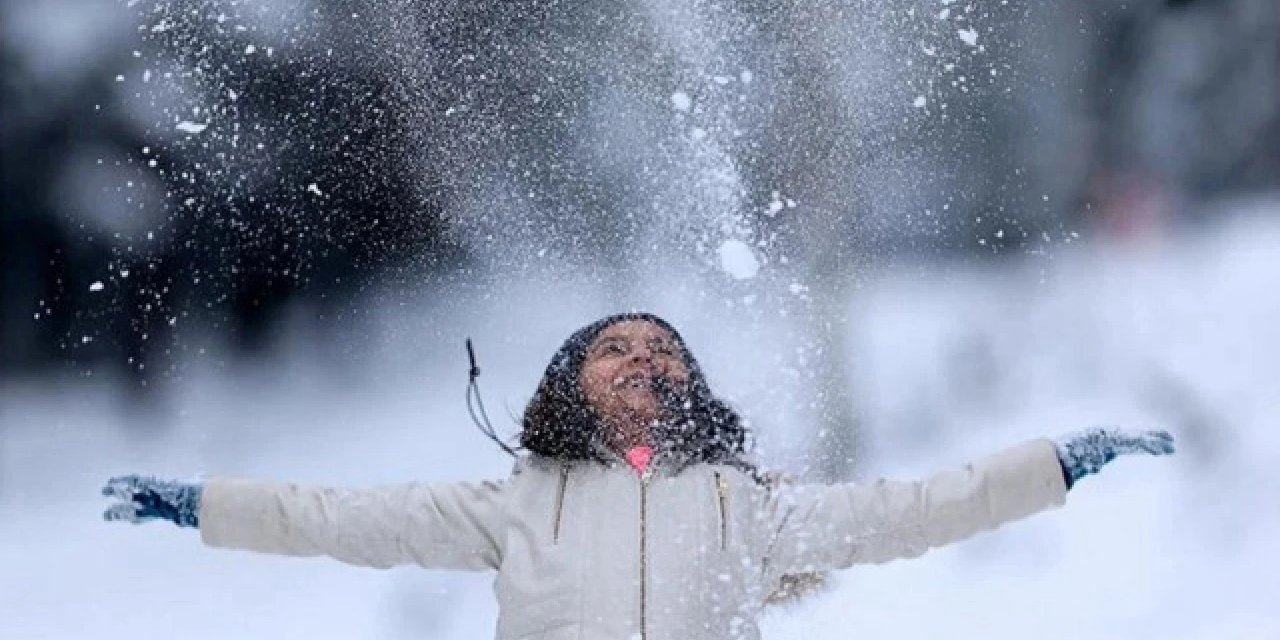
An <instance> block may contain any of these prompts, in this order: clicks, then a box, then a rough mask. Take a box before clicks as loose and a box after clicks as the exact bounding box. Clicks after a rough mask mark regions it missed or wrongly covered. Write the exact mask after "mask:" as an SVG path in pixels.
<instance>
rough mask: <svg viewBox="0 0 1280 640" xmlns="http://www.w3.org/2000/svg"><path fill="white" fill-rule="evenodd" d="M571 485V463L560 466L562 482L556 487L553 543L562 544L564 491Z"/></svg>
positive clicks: (552, 532) (552, 517)
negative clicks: (561, 529) (561, 528)
mask: <svg viewBox="0 0 1280 640" xmlns="http://www.w3.org/2000/svg"><path fill="white" fill-rule="evenodd" d="M568 486H569V465H564V466H562V467H560V484H559V486H558V487H557V489H556V501H555V507H554V509H555V513H554V514H553V515H552V516H551V543H552V544H560V525H561V522H562V521H563V520H564V492H565V489H567V488H568Z"/></svg>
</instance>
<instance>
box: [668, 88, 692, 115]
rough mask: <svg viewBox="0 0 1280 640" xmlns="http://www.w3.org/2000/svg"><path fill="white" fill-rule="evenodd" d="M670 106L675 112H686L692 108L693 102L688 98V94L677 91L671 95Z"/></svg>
mask: <svg viewBox="0 0 1280 640" xmlns="http://www.w3.org/2000/svg"><path fill="white" fill-rule="evenodd" d="M671 106H672V107H674V108H675V110H676V111H688V110H689V108H690V107H691V106H693V100H692V99H690V98H689V94H687V93H685V92H683V91H677V92H675V93H673V94H671Z"/></svg>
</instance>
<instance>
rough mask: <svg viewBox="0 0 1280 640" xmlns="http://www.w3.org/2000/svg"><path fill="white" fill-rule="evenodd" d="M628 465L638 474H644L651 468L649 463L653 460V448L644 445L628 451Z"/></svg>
mask: <svg viewBox="0 0 1280 640" xmlns="http://www.w3.org/2000/svg"><path fill="white" fill-rule="evenodd" d="M625 457H626V459H627V464H629V465H631V468H632V469H635V470H636V473H641V474H643V473H644V471H645V469H648V468H649V461H650V460H653V447H651V446H649V445H646V444H642V445H637V446H634V447H631V448H630V449H627V454H626V456H625Z"/></svg>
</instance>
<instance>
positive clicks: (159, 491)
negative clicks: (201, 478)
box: [102, 475, 203, 528]
mask: <svg viewBox="0 0 1280 640" xmlns="http://www.w3.org/2000/svg"><path fill="white" fill-rule="evenodd" d="M202 490H203V487H202V486H201V485H200V484H192V483H185V482H175V481H171V480H159V479H156V478H152V477H147V476H137V475H128V476H117V477H114V478H111V479H110V480H108V481H107V485H106V486H105V487H103V488H102V495H104V496H108V497H112V498H117V499H119V500H123V502H117V503H114V504H112V505H111V506H109V507H107V510H106V511H105V512H103V514H102V517H103V518H104V519H105V520H108V521H114V520H127V521H129V522H132V523H134V524H140V523H143V522H148V521H151V520H155V519H158V518H163V519H165V520H168V521H170V522H172V523H174V524H176V525H178V526H179V527H193V528H194V527H199V526H200V523H199V515H200V495H201V492H202Z"/></svg>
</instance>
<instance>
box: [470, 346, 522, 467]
mask: <svg viewBox="0 0 1280 640" xmlns="http://www.w3.org/2000/svg"><path fill="white" fill-rule="evenodd" d="M467 359H469V360H470V361H471V370H470V371H469V372H468V378H470V381H469V382H468V383H467V413H469V414H471V421H472V422H474V423H475V425H476V428H477V429H479V430H480V433H483V434H484V435H486V436H488V437H489V439H490V440H493V441H494V442H496V443H498V446H499V447H502V450H503V451H506V452H507V453H509V454H511V457H513V458H514V457H518V454H516V451H515V449H512V448H511V447H510V446H509V445H507V443H505V442H503V441H502V438H499V437H498V433H497V432H496V431H495V430H494V428H493V424H492V423H491V422H489V414H488V413H486V412H485V410H484V401H483V400H481V399H480V385H479V384H478V383H477V382H476V378H479V377H480V367H478V366H476V351H475V349H474V348H472V346H471V338H467ZM473 397H474V398H475V403H476V406H475V407H472V406H471V399H472V398H473ZM477 409H479V417H477V416H476V413H477ZM481 419H483V420H484V421H483V422H481Z"/></svg>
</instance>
